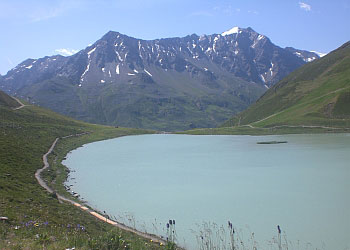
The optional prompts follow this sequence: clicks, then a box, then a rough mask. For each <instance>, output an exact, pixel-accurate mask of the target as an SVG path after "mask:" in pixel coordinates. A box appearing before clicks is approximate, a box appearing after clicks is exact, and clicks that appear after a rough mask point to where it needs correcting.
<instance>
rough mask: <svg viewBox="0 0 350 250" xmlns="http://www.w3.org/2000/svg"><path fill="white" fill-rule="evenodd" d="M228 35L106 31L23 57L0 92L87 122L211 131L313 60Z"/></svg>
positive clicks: (246, 34) (247, 33)
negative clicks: (144, 35) (143, 35)
mask: <svg viewBox="0 0 350 250" xmlns="http://www.w3.org/2000/svg"><path fill="white" fill-rule="evenodd" d="M235 31H236V33H234V32H231V33H232V34H227V35H225V36H222V35H221V34H213V35H202V36H198V35H196V34H192V35H188V36H185V37H175V38H162V39H155V40H142V39H137V38H133V37H129V36H127V35H123V34H121V33H119V32H115V31H109V32H107V33H106V34H105V35H104V36H102V37H101V38H100V39H99V40H97V41H96V42H95V43H94V44H92V45H90V46H88V47H86V48H85V49H82V50H80V51H79V52H78V53H76V54H74V55H72V56H69V57H63V56H60V55H56V56H52V57H44V58H39V59H27V60H25V61H24V62H23V63H21V64H19V65H18V66H16V67H15V68H14V69H12V70H10V71H9V72H8V73H7V74H6V75H5V76H3V78H2V80H0V87H1V88H2V89H3V90H4V91H6V92H7V93H9V94H12V95H15V96H20V97H23V98H26V99H27V100H28V101H30V102H34V103H37V104H39V105H42V106H45V107H47V108H50V109H52V110H54V111H56V112H59V113H62V114H65V115H68V116H71V117H74V118H77V119H80V120H84V121H87V122H93V123H102V124H111V125H122V126H128V127H141V128H153V129H161V130H182V129H188V128H192V127H211V126H217V125H219V124H220V123H222V122H224V121H225V120H226V119H228V118H229V117H230V116H232V115H234V114H235V113H237V112H239V111H241V110H243V109H245V108H246V107H248V106H249V105H250V104H251V103H253V102H254V101H255V100H256V99H257V98H258V97H259V96H260V95H261V94H262V93H263V92H264V91H265V90H266V89H267V88H270V87H271V86H273V84H274V83H275V82H277V81H278V80H280V79H281V78H282V77H284V76H285V75H287V74H289V73H290V72H292V71H294V70H295V69H296V68H298V67H300V66H301V65H303V64H305V63H306V61H305V58H306V57H305V58H303V56H310V55H311V56H312V57H311V58H314V59H316V58H318V56H317V55H316V54H312V53H311V52H307V53H308V54H305V55H304V54H302V53H301V52H298V51H300V50H296V52H298V53H300V54H301V56H300V55H298V56H297V55H295V54H294V53H293V52H291V51H288V50H286V49H282V48H280V47H278V46H276V45H274V44H273V43H272V42H271V41H270V39H269V38H267V37H266V36H264V35H261V34H259V33H257V32H255V31H254V30H253V29H252V28H247V29H243V28H236V29H235ZM305 53H306V52H305ZM310 53H311V54H310ZM308 58H310V57H308Z"/></svg>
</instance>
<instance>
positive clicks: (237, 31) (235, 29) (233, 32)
mask: <svg viewBox="0 0 350 250" xmlns="http://www.w3.org/2000/svg"><path fill="white" fill-rule="evenodd" d="M240 31H241V29H240V28H239V27H233V28H232V29H230V30H228V31H225V32H223V33H221V35H222V36H228V35H232V34H238V33H239V32H240Z"/></svg>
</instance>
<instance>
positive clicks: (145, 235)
mask: <svg viewBox="0 0 350 250" xmlns="http://www.w3.org/2000/svg"><path fill="white" fill-rule="evenodd" d="M83 134H86V133H82V134H76V135H69V136H65V137H62V138H61V139H64V138H68V137H73V136H81V135H83ZM58 140H59V138H56V140H55V141H54V142H53V143H52V145H51V147H50V149H49V151H47V153H46V154H44V155H43V163H44V167H43V168H41V169H38V170H37V171H36V172H35V178H36V179H37V181H38V183H39V184H40V186H42V187H43V188H45V189H46V191H47V192H49V193H51V194H52V193H54V191H53V190H52V189H51V188H50V187H49V186H48V185H47V184H46V183H45V181H44V180H43V179H42V178H41V173H42V172H43V171H44V170H45V169H47V168H48V167H50V165H49V163H48V160H47V156H48V155H49V154H50V153H51V152H52V151H53V149H54V148H55V146H56V144H57V142H58ZM56 195H57V199H58V200H60V201H64V202H68V203H70V204H72V205H74V206H76V207H77V208H80V209H81V210H83V211H85V212H87V213H89V214H91V215H92V216H94V217H96V218H97V219H99V220H101V221H103V222H106V223H108V224H111V225H113V226H115V227H117V228H119V229H122V230H125V231H128V232H131V233H134V234H137V235H138V236H141V237H143V238H145V239H149V240H151V241H153V242H155V243H158V244H161V245H165V244H166V241H165V240H163V239H162V238H160V237H158V236H155V235H151V234H148V233H144V232H140V231H138V230H136V229H134V228H131V227H128V226H126V225H124V224H121V223H119V222H116V221H113V220H110V219H108V218H106V217H105V216H103V215H101V214H99V213H97V212H96V211H94V210H92V209H90V208H88V207H86V206H84V205H81V204H79V203H78V202H75V201H73V200H70V199H68V198H65V197H63V196H62V195H59V194H56Z"/></svg>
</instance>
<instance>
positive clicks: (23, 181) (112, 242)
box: [0, 96, 160, 249]
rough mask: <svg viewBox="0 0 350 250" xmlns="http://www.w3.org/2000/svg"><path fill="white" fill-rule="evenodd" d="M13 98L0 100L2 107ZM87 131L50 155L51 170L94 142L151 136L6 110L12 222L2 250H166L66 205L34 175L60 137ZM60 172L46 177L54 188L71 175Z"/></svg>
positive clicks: (5, 193) (0, 236) (2, 117)
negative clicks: (75, 151) (63, 159)
mask: <svg viewBox="0 0 350 250" xmlns="http://www.w3.org/2000/svg"><path fill="white" fill-rule="evenodd" d="M7 98H8V97H7V96H5V97H4V98H3V97H0V99H1V101H2V102H6V100H7ZM4 99H5V100H4ZM82 132H90V134H88V135H84V136H81V137H71V138H67V139H62V140H60V141H59V144H58V145H57V147H56V148H55V150H54V152H53V153H52V155H51V156H50V159H49V161H50V163H51V165H53V166H59V165H60V164H59V161H58V160H57V159H61V158H62V157H63V156H64V155H65V153H66V152H68V151H69V150H71V149H73V148H76V147H78V146H80V145H82V144H84V143H87V142H90V141H96V140H101V139H106V138H112V137H118V136H123V135H131V134H141V133H149V131H143V130H136V129H125V128H114V127H107V126H99V125H90V124H86V123H82V122H77V121H74V120H73V119H69V118H66V117H63V116H61V115H58V114H56V113H53V112H51V111H48V110H44V109H42V108H39V107H35V106H25V107H24V108H21V109H19V110H13V109H12V108H11V107H9V105H6V106H5V105H0V217H7V218H8V220H0V249H40V248H42V249H66V248H72V247H76V248H78V249H121V248H123V249H158V248H160V246H159V245H156V244H153V243H151V242H149V241H147V240H144V239H142V238H139V237H137V236H135V235H134V234H131V233H126V232H123V231H120V230H117V229H116V228H114V227H112V226H110V225H107V224H105V223H103V222H100V221H98V220H97V219H95V218H94V217H92V216H90V215H89V214H87V213H85V212H82V211H81V210H79V209H77V208H75V207H73V206H72V205H70V204H66V203H60V202H59V201H58V200H57V199H56V198H55V197H54V196H52V195H50V194H49V193H47V192H46V191H45V190H44V189H43V188H42V187H41V186H39V184H38V183H37V181H36V179H35V178H34V173H35V171H36V170H37V169H38V168H41V167H42V165H43V163H42V156H43V154H44V153H46V152H47V151H48V149H49V147H50V146H51V144H52V143H53V141H54V140H55V138H56V137H62V136H67V135H71V134H76V133H82ZM56 169H57V170H59V171H60V172H61V173H60V172H55V171H53V170H54V169H51V170H50V171H49V172H46V173H45V176H46V177H47V178H48V179H49V180H51V181H52V182H53V183H51V186H57V185H58V184H59V183H60V182H62V181H63V179H62V178H63V177H64V176H65V173H66V172H65V171H63V170H64V169H63V168H58V167H57V168H56ZM60 178H61V179H60ZM58 186H59V185H58ZM112 247H115V248H112Z"/></svg>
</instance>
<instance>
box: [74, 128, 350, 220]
mask: <svg viewBox="0 0 350 250" xmlns="http://www.w3.org/2000/svg"><path fill="white" fill-rule="evenodd" d="M328 135H329V136H331V137H332V135H333V134H328ZM346 135H347V136H348V135H349V134H348V133H346ZM157 136H162V135H157ZM164 136H170V137H173V136H176V135H164ZM313 136H314V134H310V135H309V136H306V137H313ZM325 136H326V137H329V136H327V135H325ZM186 137H187V136H186ZM304 137H305V136H301V138H304ZM135 138H138V139H141V138H139V137H133V139H135ZM147 138H149V137H147ZM193 138H195V137H193ZM208 138H211V137H208ZM244 138H246V139H248V138H254V137H250V136H247V137H244ZM259 138H260V136H259ZM120 139H121V140H122V141H125V140H126V139H128V138H126V137H123V138H120ZM145 139H146V138H145ZM257 140H258V139H257ZM119 142H120V141H119ZM254 143H255V145H256V142H254ZM288 144H289V143H288ZM109 145H110V144H109ZM251 145H252V144H251ZM291 145H293V144H291ZM110 146H111V145H110ZM110 146H109V147H110ZM271 146H272V147H274V145H271ZM264 148H265V147H264ZM134 150H135V149H134ZM118 151H119V150H118ZM136 151H137V150H136ZM134 157H136V156H134ZM86 170H87V171H88V168H87V169H86ZM107 175H108V174H107ZM78 181H79V180H78ZM130 185H132V184H130ZM150 191H151V190H150ZM118 192H120V194H122V195H123V192H122V191H118ZM124 193H125V192H124ZM94 203H96V202H94ZM123 203H125V204H128V202H127V201H123ZM98 204H100V203H98ZM106 210H107V209H106ZM112 214H113V213H112ZM135 214H137V213H135ZM137 215H138V214H137ZM157 219H158V217H157Z"/></svg>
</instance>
